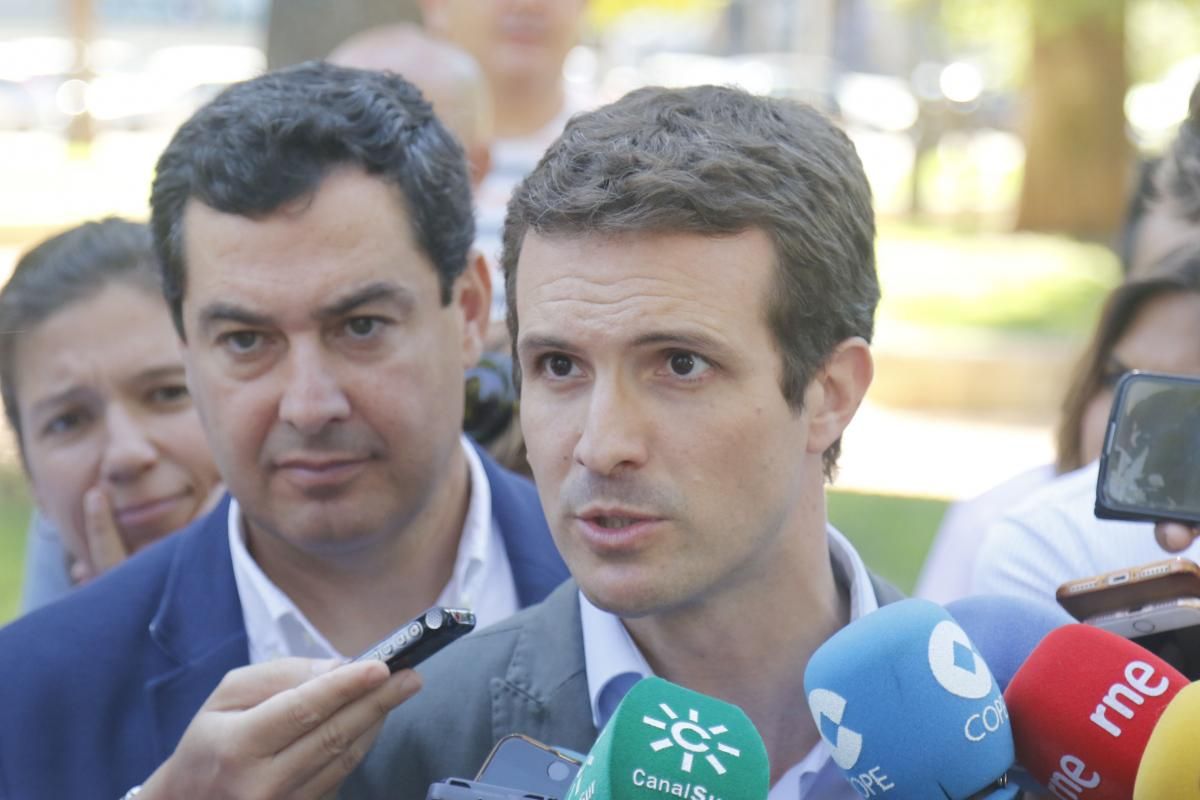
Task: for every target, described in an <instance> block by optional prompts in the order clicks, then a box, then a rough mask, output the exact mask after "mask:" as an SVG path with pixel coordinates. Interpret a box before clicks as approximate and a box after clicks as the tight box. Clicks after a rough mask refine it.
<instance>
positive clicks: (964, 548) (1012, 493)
mask: <svg viewBox="0 0 1200 800" xmlns="http://www.w3.org/2000/svg"><path fill="white" fill-rule="evenodd" d="M1120 249H1121V255H1122V265H1123V266H1124V268H1125V271H1126V273H1127V274H1128V276H1129V277H1128V278H1127V280H1128V281H1130V283H1131V285H1129V286H1121V287H1118V288H1117V289H1115V290H1113V292H1112V294H1111V295H1110V297H1109V300H1108V303H1107V306H1106V308H1105V310H1104V311H1103V312H1102V314H1101V318H1100V320H1099V323H1098V327H1097V329H1096V331H1095V334H1094V335H1093V338H1092V342H1091V344H1090V345H1089V347H1088V350H1087V351H1086V352H1085V353H1084V355H1083V356H1082V357H1081V359H1080V362H1079V364H1078V366H1077V368H1076V371H1075V374H1074V376H1073V378H1072V381H1071V383H1070V384H1069V385H1068V387H1067V392H1066V397H1065V400H1064V403H1063V409H1062V413H1061V415H1060V417H1059V422H1058V430H1057V434H1056V446H1055V450H1056V457H1055V463H1054V464H1046V465H1042V466H1038V467H1035V468H1033V469H1030V470H1027V471H1026V472H1023V473H1021V474H1019V475H1017V476H1015V477H1014V478H1011V479H1010V480H1008V481H1006V482H1005V483H1002V484H1000V485H999V486H997V487H995V488H994V489H991V490H989V491H987V492H985V493H984V494H982V495H980V496H978V497H976V498H973V499H971V500H969V501H966V502H960V503H955V504H953V505H951V506H950V508H949V509H948V510H947V511H946V515H945V517H944V518H943V520H942V523H941V525H940V526H939V528H938V532H937V534H936V536H935V537H934V540H933V543H932V545H931V546H930V549H929V554H928V556H927V557H926V559H925V565H924V567H923V568H922V570H921V575H920V577H919V579H918V581H917V586H916V590H915V594H916V595H917V596H918V597H925V598H928V599H930V600H934V601H935V602H939V603H946V602H949V601H951V600H954V599H956V598H958V597H962V596H963V595H965V594H968V593H969V592H970V587H971V584H972V565H973V564H975V561H976V558H977V557H978V554H979V551H980V547H981V546H982V542H983V537H984V534H985V533H986V532H987V530H988V528H989V527H990V526H991V525H992V524H993V523H995V522H996V521H997V520H999V519H1000V517H1001V516H1003V515H1004V514H1005V513H1007V512H1009V511H1011V510H1012V509H1013V508H1014V507H1015V506H1017V505H1021V504H1022V503H1023V502H1024V501H1025V499H1026V498H1027V497H1029V496H1030V495H1031V494H1034V493H1036V492H1038V491H1039V490H1040V489H1042V487H1044V486H1046V485H1047V484H1049V483H1051V482H1052V481H1054V479H1055V478H1056V477H1057V476H1059V475H1064V474H1066V473H1069V472H1073V471H1075V470H1078V469H1080V468H1081V467H1083V466H1084V465H1085V464H1089V463H1091V462H1093V461H1094V460H1095V459H1096V458H1097V457H1098V456H1099V455H1100V448H1101V446H1102V445H1103V443H1104V428H1105V423H1106V420H1107V419H1108V410H1109V407H1110V405H1111V401H1112V388H1113V386H1114V385H1115V383H1116V381H1117V379H1118V378H1119V377H1120V376H1121V374H1122V373H1123V372H1124V371H1127V370H1129V369H1142V370H1153V369H1155V367H1154V366H1153V365H1154V364H1160V365H1161V366H1162V369H1161V371H1166V372H1171V371H1176V372H1182V373H1184V374H1188V373H1189V370H1190V369H1191V365H1192V363H1193V359H1192V356H1191V355H1190V353H1189V352H1188V351H1189V344H1188V343H1187V339H1186V336H1187V331H1188V328H1187V325H1188V320H1189V319H1190V317H1189V312H1188V308H1189V304H1190V301H1189V300H1188V299H1187V298H1188V297H1189V296H1190V293H1192V292H1194V291H1197V290H1198V289H1197V287H1196V285H1195V278H1194V277H1193V276H1192V275H1191V274H1190V272H1189V268H1188V267H1187V264H1186V262H1187V258H1186V254H1187V253H1189V252H1200V84H1197V86H1196V87H1195V88H1194V89H1193V90H1192V95H1191V99H1190V100H1189V109H1188V116H1187V119H1185V120H1184V122H1183V124H1182V125H1181V126H1180V128H1179V131H1178V133H1177V134H1176V137H1175V139H1174V140H1173V142H1172V144H1171V146H1170V147H1169V148H1168V151H1167V153H1166V155H1165V156H1164V157H1163V158H1162V159H1161V160H1160V161H1158V162H1157V164H1156V165H1155V166H1154V168H1153V169H1152V170H1151V171H1149V172H1148V173H1146V174H1144V175H1141V176H1139V181H1138V184H1137V186H1135V189H1134V194H1133V198H1132V200H1131V203H1130V208H1129V214H1128V216H1127V219H1126V223H1125V227H1124V231H1123V233H1122V237H1121V242H1120ZM1164 254H1167V255H1168V256H1170V257H1169V258H1165V259H1164ZM1150 259H1158V261H1157V262H1154V261H1150ZM1164 294H1165V295H1167V296H1164ZM1171 295H1173V296H1174V299H1171V297H1170V296H1171ZM1156 309H1157V310H1156ZM1160 314H1162V315H1164V316H1163V318H1162V319H1161V320H1158V319H1156V318H1157V317H1158V316H1159V315H1160ZM1164 342H1168V343H1169V344H1168V345H1166V346H1167V347H1168V349H1166V350H1161V349H1160V347H1161V346H1162V344H1163V343H1164ZM1181 350H1182V352H1181ZM1172 365H1175V366H1176V367H1178V369H1173V368H1172ZM1089 508H1090V506H1089ZM1174 541H1176V542H1180V543H1181V542H1182V540H1181V539H1178V538H1176V539H1175V540H1174ZM1180 546H1181V547H1182V546H1184V545H1182V543H1181V544H1180ZM1151 560H1152V559H1151ZM1071 577H1078V576H1071ZM1055 588H1057V587H1055Z"/></svg>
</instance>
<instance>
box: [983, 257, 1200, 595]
mask: <svg viewBox="0 0 1200 800" xmlns="http://www.w3.org/2000/svg"><path fill="white" fill-rule="evenodd" d="M1133 369H1138V370H1145V371H1150V372H1163V373H1168V374H1176V375H1189V376H1200V246H1185V248H1184V249H1183V250H1181V251H1178V252H1176V253H1173V254H1171V255H1170V256H1168V257H1167V259H1166V260H1165V261H1164V262H1163V263H1161V264H1159V265H1157V266H1156V267H1154V268H1153V269H1150V270H1148V271H1146V273H1145V274H1143V275H1141V276H1137V277H1134V278H1131V280H1130V281H1129V282H1128V283H1126V284H1123V285H1122V286H1120V287H1118V288H1117V289H1115V290H1114V292H1113V294H1112V296H1111V298H1110V300H1109V302H1108V304H1107V305H1106V306H1105V310H1104V312H1103V314H1102V316H1101V321H1100V326H1099V328H1098V330H1097V333H1096V336H1095V338H1094V339H1093V342H1092V345H1091V347H1090V348H1089V350H1088V351H1087V353H1086V354H1085V356H1084V359H1083V361H1082V363H1081V369H1080V371H1079V373H1078V374H1077V376H1076V379H1075V381H1074V382H1073V384H1072V389H1071V391H1070V392H1069V393H1068V396H1067V403H1066V414H1064V418H1063V427H1062V429H1061V430H1060V434H1059V462H1058V464H1057V465H1056V466H1057V469H1059V470H1062V469H1064V468H1068V467H1070V466H1072V465H1074V464H1075V463H1077V462H1079V463H1083V464H1086V466H1084V467H1082V468H1080V469H1076V470H1075V471H1073V472H1069V473H1067V474H1064V475H1061V476H1060V477H1057V478H1055V479H1054V480H1053V481H1052V482H1050V483H1049V484H1048V485H1046V486H1044V487H1042V488H1040V489H1039V490H1037V491H1034V492H1032V493H1031V494H1029V495H1028V496H1027V497H1026V498H1024V499H1023V500H1020V499H1018V498H1012V500H1011V502H1012V504H1013V505H1012V506H1011V510H1009V511H1008V512H1007V513H1005V514H1004V515H1003V516H1002V517H1001V518H1000V519H999V521H998V522H996V523H995V524H994V525H992V526H991V527H990V528H989V529H988V530H986V531H977V532H976V533H977V535H979V534H982V535H983V542H982V545H981V546H980V548H979V552H978V555H977V557H976V560H975V562H974V570H973V578H972V585H971V589H972V591H974V592H983V593H998V594H1013V595H1021V596H1025V597H1030V598H1035V599H1040V600H1048V601H1050V602H1053V601H1054V593H1055V591H1056V590H1057V589H1058V587H1059V586H1060V585H1061V584H1062V583H1064V582H1065V581H1068V580H1072V579H1075V578H1082V577H1086V576H1088V575H1096V574H1099V573H1101V572H1107V571H1109V570H1113V569H1120V568H1122V567H1130V566H1136V565H1138V564H1144V563H1147V562H1150V561H1154V560H1157V559H1161V558H1164V557H1166V554H1165V553H1164V552H1163V550H1162V548H1161V547H1160V546H1159V544H1158V543H1157V542H1156V541H1155V538H1154V535H1153V526H1152V525H1151V524H1150V523H1141V522H1125V521H1118V520H1104V519H1098V518H1096V516H1095V513H1094V506H1095V500H1096V480H1097V475H1098V470H1099V463H1098V461H1097V460H1096V459H1097V457H1098V456H1099V453H1100V448H1101V447H1102V445H1103V441H1104V433H1105V428H1106V427H1107V421H1108V414H1109V409H1110V407H1111V405H1112V397H1113V393H1112V390H1113V387H1114V385H1115V384H1116V382H1117V380H1118V379H1119V378H1120V377H1121V375H1123V374H1125V373H1126V372H1128V371H1129V370H1133ZM1072 419H1074V420H1076V421H1077V423H1078V424H1077V426H1076V425H1072V424H1071V421H1072ZM1184 554H1185V555H1187V556H1188V557H1189V558H1193V559H1197V558H1200V546H1196V547H1192V548H1189V549H1187V550H1186V551H1184ZM960 569H964V570H967V571H971V570H969V569H968V568H967V566H966V565H965V564H961V563H960Z"/></svg>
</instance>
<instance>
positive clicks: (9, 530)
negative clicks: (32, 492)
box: [0, 467, 31, 625]
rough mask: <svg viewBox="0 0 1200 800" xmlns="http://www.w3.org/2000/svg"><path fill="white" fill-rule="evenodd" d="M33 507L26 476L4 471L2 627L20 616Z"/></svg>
mask: <svg viewBox="0 0 1200 800" xmlns="http://www.w3.org/2000/svg"><path fill="white" fill-rule="evenodd" d="M30 508H31V504H30V502H29V495H28V492H27V491H26V489H25V480H24V476H23V475H22V474H21V473H20V472H19V471H18V470H16V469H13V468H11V467H5V468H0V625H3V624H4V623H5V622H7V621H8V620H10V619H12V618H13V617H15V616H16V614H17V607H18V605H19V604H20V600H21V570H22V569H23V567H24V563H25V529H26V527H27V526H28V524H29V511H30Z"/></svg>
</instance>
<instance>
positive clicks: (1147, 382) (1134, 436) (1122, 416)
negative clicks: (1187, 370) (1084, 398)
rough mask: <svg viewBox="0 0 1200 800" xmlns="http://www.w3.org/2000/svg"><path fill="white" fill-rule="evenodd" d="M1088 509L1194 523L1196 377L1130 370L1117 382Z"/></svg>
mask: <svg viewBox="0 0 1200 800" xmlns="http://www.w3.org/2000/svg"><path fill="white" fill-rule="evenodd" d="M1095 511H1096V516H1097V517H1101V518H1103V519H1125V520H1178V521H1181V522H1193V523H1200V378H1187V377H1182V376H1178V375H1159V374H1156V373H1151V372H1130V373H1128V374H1126V375H1125V376H1124V377H1122V378H1121V380H1120V381H1119V382H1118V383H1117V387H1116V391H1115V394H1114V396H1113V404H1112V410H1111V412H1110V413H1109V419H1108V429H1107V431H1106V432H1105V436H1104V448H1103V450H1102V451H1101V454H1100V476H1099V478H1098V480H1097V482H1096V508H1095Z"/></svg>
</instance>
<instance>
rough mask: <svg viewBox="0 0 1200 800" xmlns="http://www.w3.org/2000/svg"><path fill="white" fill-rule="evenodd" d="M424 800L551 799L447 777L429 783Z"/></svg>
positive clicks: (503, 787)
mask: <svg viewBox="0 0 1200 800" xmlns="http://www.w3.org/2000/svg"><path fill="white" fill-rule="evenodd" d="M425 800H553V798H549V797H545V796H543V795H540V794H535V793H532V792H524V791H522V790H520V789H510V788H509V787H507V786H496V785H494V784H489V783H480V782H479V781H468V780H464V779H463V778H447V779H446V780H444V781H438V782H437V783H431V784H430V785H429V791H428V792H426V794H425Z"/></svg>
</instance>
